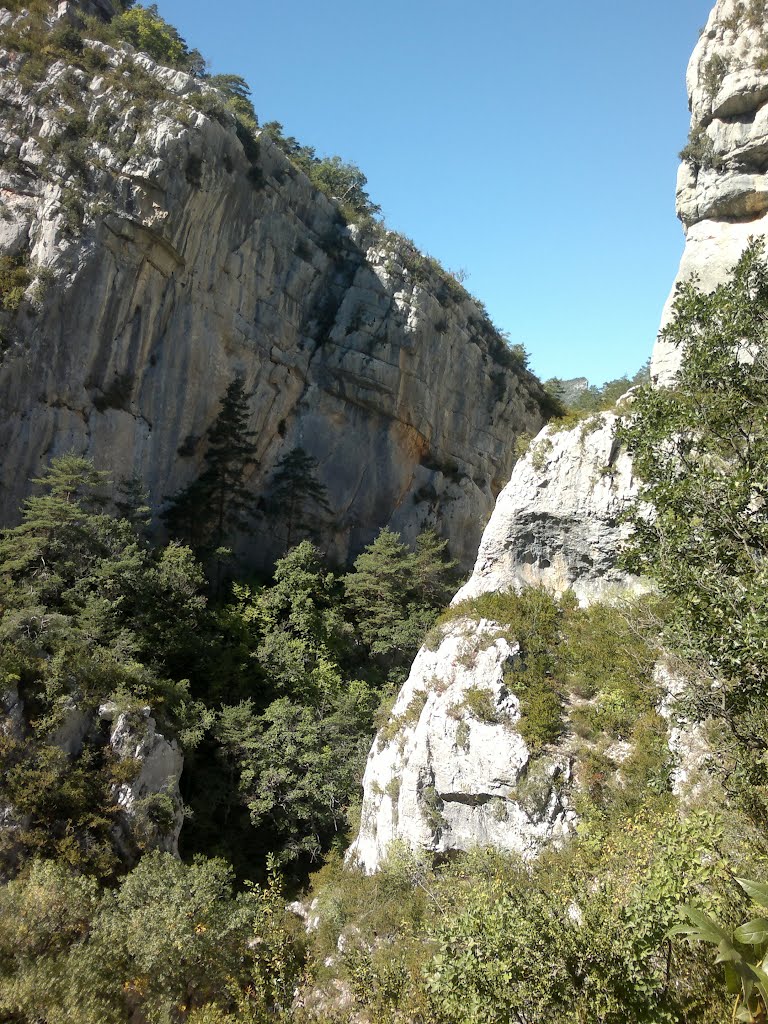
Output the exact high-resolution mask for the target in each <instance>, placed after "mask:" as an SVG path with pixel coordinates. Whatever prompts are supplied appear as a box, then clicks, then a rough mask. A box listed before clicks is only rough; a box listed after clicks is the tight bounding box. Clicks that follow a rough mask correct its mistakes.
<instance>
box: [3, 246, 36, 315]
mask: <svg viewBox="0 0 768 1024" xmlns="http://www.w3.org/2000/svg"><path fill="white" fill-rule="evenodd" d="M31 281H32V274H31V273H30V270H29V258H28V256H25V255H21V256H0V310H2V311H3V312H5V313H15V312H16V310H17V309H18V308H19V306H20V305H21V301H22V299H23V298H24V292H25V291H26V290H27V288H28V287H29V285H30V283H31Z"/></svg>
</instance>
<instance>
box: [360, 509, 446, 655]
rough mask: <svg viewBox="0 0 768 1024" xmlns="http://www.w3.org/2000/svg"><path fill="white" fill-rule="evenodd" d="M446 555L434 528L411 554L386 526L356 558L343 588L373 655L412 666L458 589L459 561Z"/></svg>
mask: <svg viewBox="0 0 768 1024" xmlns="http://www.w3.org/2000/svg"><path fill="white" fill-rule="evenodd" d="M445 552H446V542H445V541H443V540H440V539H439V537H438V536H437V534H435V532H434V531H432V530H428V531H426V532H425V533H423V534H421V535H420V537H419V538H418V540H417V543H416V550H415V551H411V550H410V548H409V547H408V546H407V544H404V543H403V542H402V541H401V540H400V534H398V533H393V532H392V530H390V529H388V528H387V527H384V529H383V530H382V531H381V533H379V535H378V537H377V538H376V540H375V541H374V542H373V543H372V544H369V545H368V547H367V548H366V549H365V551H363V552H362V554H360V555H359V556H358V558H357V559H356V560H355V564H354V572H351V573H349V574H348V575H347V576H345V578H344V588H345V591H346V597H347V604H348V606H349V607H350V609H351V610H352V611H353V613H354V615H355V619H356V622H357V626H358V629H359V631H360V636H361V638H362V640H363V643H364V644H365V645H366V647H367V648H368V649H369V651H370V653H371V654H372V655H374V656H375V657H379V658H382V659H383V660H384V661H385V662H386V663H388V664H393V665H395V666H399V667H400V668H402V667H403V666H404V665H406V664H407V663H409V662H410V660H411V658H412V657H413V656H414V654H415V653H416V651H417V650H418V647H419V644H420V643H421V641H422V639H423V637H424V634H425V633H426V632H427V630H428V629H429V628H430V626H431V625H432V624H433V622H434V621H435V618H436V616H437V612H438V611H439V609H440V608H442V607H443V606H444V605H445V603H446V602H447V600H448V598H449V597H450V594H451V591H452V589H453V585H454V578H453V569H454V568H455V565H456V563H455V562H451V561H446V558H445Z"/></svg>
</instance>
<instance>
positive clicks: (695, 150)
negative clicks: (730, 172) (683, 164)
mask: <svg viewBox="0 0 768 1024" xmlns="http://www.w3.org/2000/svg"><path fill="white" fill-rule="evenodd" d="M679 156H680V159H681V160H686V161H688V163H690V164H691V166H692V167H693V170H694V172H695V173H698V172H699V171H701V170H709V169H710V168H714V169H719V168H721V167H722V161H721V159H720V158H719V157H717V156H716V155H715V145H714V142H713V141H712V139H711V137H710V136H709V135H708V134H707V131H706V129H705V128H702V127H701V125H696V126H695V127H692V128H691V131H690V134H689V135H688V141H687V142H686V144H685V145H684V146H683V148H682V149H681V150H680V154H679Z"/></svg>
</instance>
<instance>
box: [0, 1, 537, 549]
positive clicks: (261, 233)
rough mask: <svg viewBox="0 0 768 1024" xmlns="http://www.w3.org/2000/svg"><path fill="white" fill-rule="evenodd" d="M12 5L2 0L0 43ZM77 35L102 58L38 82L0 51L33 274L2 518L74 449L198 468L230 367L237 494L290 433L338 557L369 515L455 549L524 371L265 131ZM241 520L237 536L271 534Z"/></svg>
mask: <svg viewBox="0 0 768 1024" xmlns="http://www.w3.org/2000/svg"><path fill="white" fill-rule="evenodd" d="M12 26H13V19H12V16H11V15H9V14H8V13H7V12H6V13H5V14H3V15H0V46H2V32H3V31H9V30H10V29H9V27H10V28H12ZM88 49H89V51H93V53H96V54H97V55H98V61H99V63H100V66H103V70H101V71H100V72H98V73H90V72H85V71H83V70H80V69H78V68H73V67H71V66H69V65H68V64H67V63H65V62H64V61H58V62H57V63H55V64H53V65H52V66H51V67H49V68H48V70H47V72H46V75H45V78H44V79H43V80H42V81H40V82H37V83H35V82H30V81H28V80H27V78H26V77H25V76H24V75H23V74H20V71H21V70H22V69H23V61H22V57H20V55H19V54H18V53H16V52H15V51H14V50H13V49H12V48H11V47H10V46H6V48H5V49H4V50H0V109H2V111H3V113H2V115H0V145H2V148H3V151H4V153H5V159H4V161H3V169H2V170H0V203H1V204H2V205H0V255H4V256H6V257H8V258H11V259H17V260H21V261H23V264H24V266H25V267H26V268H27V273H28V277H29V283H28V287H27V288H26V291H25V292H24V295H23V297H22V298H21V300H20V301H19V297H18V295H17V296H16V298H15V299H14V301H13V303H10V302H7V303H6V304H5V307H4V311H3V303H2V302H0V336H2V339H3V341H2V348H3V351H2V356H1V357H0V410H1V411H0V460H1V461H2V467H3V469H2V477H3V479H2V482H3V488H2V490H0V516H1V517H2V520H3V521H6V522H7V521H9V520H10V519H11V518H12V517H13V516H14V515H15V510H16V509H17V508H18V505H19V502H20V501H21V500H22V499H23V497H24V496H25V495H26V494H27V493H28V489H29V480H30V478H31V477H34V476H36V475H37V474H39V472H40V469H41V467H42V466H43V465H44V464H45V462H46V461H47V460H48V459H50V457H51V456H52V455H55V454H58V453H61V452H63V451H66V450H68V449H72V448H74V449H75V450H76V451H78V452H79V453H82V454H86V455H88V456H91V457H93V459H94V460H95V462H96V464H97V466H99V467H106V468H109V469H110V470H111V471H112V472H113V474H114V477H115V478H116V479H119V478H120V477H129V476H131V475H133V474H136V473H137V474H139V475H140V476H141V477H142V478H143V480H144V481H145V482H146V484H147V485H148V487H149V490H150V500H151V504H152V506H153V508H154V509H155V510H158V509H159V508H161V507H162V505H163V503H164V501H165V499H166V497H167V496H169V495H172V494H173V493H174V492H176V491H177V490H178V489H179V488H181V487H182V486H184V485H186V484H187V483H189V482H190V481H191V480H192V479H194V478H195V477H196V476H197V475H199V472H200V470H201V466H202V464H203V457H204V452H205V433H206V430H207V428H208V427H209V426H210V425H211V424H212V422H213V421H214V419H215V417H216V415H217V412H218V409H219V402H220V399H221V397H222V395H223V393H224V391H225V389H226V387H227V385H228V384H229V383H230V381H231V380H232V378H233V376H234V375H235V374H241V375H242V376H243V377H244V378H245V382H246V385H247V388H248V390H249V391H250V392H251V394H252V397H251V399H250V427H251V428H252V429H253V430H255V431H256V433H257V438H258V441H257V452H256V455H257V459H258V464H257V465H256V466H255V467H254V469H253V473H252V477H251V479H250V481H249V482H248V485H249V486H250V487H251V488H252V489H253V492H254V494H262V493H264V492H265V490H268V486H269V480H270V477H271V473H272V470H273V468H274V466H275V463H276V462H277V461H278V460H279V459H280V458H281V457H282V456H283V455H285V454H286V453H287V452H288V451H290V450H291V449H292V448H294V447H296V446H301V447H303V448H304V449H305V450H306V451H307V452H308V453H309V454H310V455H312V456H314V457H316V458H317V459H318V461H319V469H318V472H319V476H320V479H321V482H322V483H324V484H325V485H326V487H327V489H328V492H329V498H330V502H331V505H332V507H333V513H334V526H333V529H332V530H330V532H329V537H328V538H326V542H327V544H328V546H329V553H330V554H331V556H335V557H336V558H338V559H344V558H347V557H348V556H349V555H350V553H354V552H356V551H357V550H359V549H360V548H361V547H362V546H363V545H364V544H366V543H368V542H369V541H370V540H371V539H372V537H373V536H374V535H375V533H376V532H377V530H378V529H379V528H380V527H381V526H383V525H385V524H389V525H390V526H392V527H393V528H394V529H397V530H400V531H402V532H403V533H404V534H405V536H406V537H408V538H411V537H413V536H414V535H415V534H416V533H418V532H419V530H420V529H422V528H423V527H424V526H425V525H428V524H437V525H438V526H439V528H440V529H441V530H442V532H443V533H444V534H445V535H446V536H447V537H448V538H449V540H450V544H451V548H452V550H453V553H454V555H455V556H456V557H458V558H459V559H460V561H461V562H462V564H464V565H465V566H467V567H468V566H469V565H470V564H471V561H472V558H473V557H474V554H475V551H476V545H477V541H478V539H479V533H480V529H481V524H482V523H483V521H484V520H485V519H486V518H487V516H488V514H489V513H490V511H491V509H492V507H493V501H494V498H495V496H496V494H497V493H498V491H499V490H500V489H501V486H502V485H503V482H504V480H506V479H507V477H508V475H509V471H510V469H511V466H512V461H513V456H512V450H513V441H514V438H515V436H516V435H517V434H518V433H520V432H522V431H526V430H527V431H528V432H531V433H535V432H536V431H537V430H538V429H539V428H540V426H541V424H542V423H543V416H542V412H541V404H540V403H541V402H542V400H543V399H544V393H543V390H542V388H541V386H540V384H539V382H538V381H537V380H536V379H535V378H534V377H532V375H530V374H528V373H527V372H526V371H525V370H524V369H522V367H521V366H520V364H519V363H518V364H517V369H515V366H514V359H513V357H512V354H511V353H510V351H509V349H508V348H507V347H506V345H505V343H504V342H503V340H502V339H501V338H500V337H499V335H498V334H497V332H496V331H495V330H494V329H493V327H492V325H491V324H490V322H489V321H488V319H487V316H486V315H485V313H484V311H483V310H482V309H481V308H480V307H479V306H478V304H477V303H475V302H474V300H472V299H471V298H470V297H469V296H468V295H467V294H466V292H464V290H463V289H462V288H461V287H460V286H459V285H458V284H457V282H455V281H453V279H452V278H451V277H450V276H449V275H447V274H445V273H444V272H441V271H440V270H439V268H437V267H436V265H435V264H434V263H433V262H432V261H429V260H428V259H426V258H424V257H422V256H420V254H418V253H416V252H415V250H413V249H412V248H411V247H409V246H407V245H403V244H402V242H403V240H401V239H399V238H398V237H397V236H392V235H389V234H388V233H386V232H384V231H383V230H380V229H376V228H373V229H372V228H368V229H366V230H365V231H362V230H360V229H358V228H354V227H349V226H348V225H346V224H345V222H344V221H343V219H342V217H341V215H340V213H339V209H338V207H337V205H336V204H335V203H334V202H332V201H330V200H329V199H327V198H326V197H325V196H324V195H323V194H321V193H319V192H318V191H317V190H315V189H314V188H313V187H312V185H311V184H310V182H309V180H308V179H307V178H306V177H305V176H304V175H303V174H302V173H301V172H299V171H298V170H297V169H296V168H295V167H294V166H293V165H292V164H291V163H290V162H289V161H288V160H287V158H286V157H285V156H284V155H283V154H282V152H281V151H280V150H279V149H278V147H277V146H275V145H274V144H273V143H272V142H271V141H270V139H269V138H268V137H267V136H266V135H264V134H262V135H261V137H260V138H259V139H258V141H257V142H254V141H253V140H250V141H249V142H248V145H247V147H246V148H247V153H246V150H245V149H244V145H243V142H242V141H241V139H240V137H239V136H238V133H237V129H236V125H235V122H234V119H233V117H232V115H231V114H230V113H229V111H228V110H227V108H226V107H225V106H224V104H223V103H222V101H221V98H220V97H219V96H218V94H216V92H215V91H214V90H212V89H211V88H210V87H208V86H205V85H204V84H201V83H200V82H199V81H197V80H196V79H193V78H191V77H190V76H188V75H186V74H183V73H181V72H175V71H170V70H168V69H165V68H161V67H159V66H158V65H156V64H154V63H153V62H152V61H151V60H149V59H148V58H147V57H145V56H143V55H141V54H135V53H133V52H132V51H131V49H130V47H126V48H124V49H121V50H114V49H112V48H110V47H108V46H106V45H104V44H102V43H95V42H94V43H92V44H89V46H88ZM142 91H143V95H149V96H150V100H149V101H147V100H145V99H141V98H137V94H138V93H140V92H142ZM68 119H69V120H70V121H71V120H72V119H74V120H75V121H76V123H77V124H80V121H82V122H83V126H81V128H79V129H78V131H81V132H82V133H83V137H82V139H81V140H80V142H79V143H78V145H77V146H75V145H74V144H73V143H72V139H71V137H70V136H69V135H68V134H67V132H68V128H67V120H68ZM11 305H13V306H14V307H15V308H10V306H11ZM256 528H257V531H259V530H260V531H261V536H258V535H257V537H256V539H255V541H254V542H253V543H252V547H251V554H252V555H253V556H254V557H258V553H261V554H262V557H263V556H264V555H270V554H274V550H271V549H270V544H272V543H273V542H272V540H271V537H270V531H269V530H268V529H267V528H266V527H265V526H263V523H260V522H259V521H257V522H256ZM244 552H245V553H246V554H247V550H246V549H244Z"/></svg>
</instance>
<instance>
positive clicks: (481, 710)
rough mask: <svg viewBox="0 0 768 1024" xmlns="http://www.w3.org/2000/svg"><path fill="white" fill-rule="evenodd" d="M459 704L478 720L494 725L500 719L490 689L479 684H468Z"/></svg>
mask: <svg viewBox="0 0 768 1024" xmlns="http://www.w3.org/2000/svg"><path fill="white" fill-rule="evenodd" d="M461 705H462V707H463V708H466V710H467V711H468V712H469V713H470V715H472V717H473V718H476V719H477V720H478V722H485V723H486V724H487V725H496V724H497V723H498V722H500V721H501V719H500V717H499V712H498V710H497V708H496V701H495V699H494V696H493V691H492V690H486V689H484V688H483V687H481V686H470V687H468V688H467V689H466V690H465V691H464V696H463V699H462V702H461Z"/></svg>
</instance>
